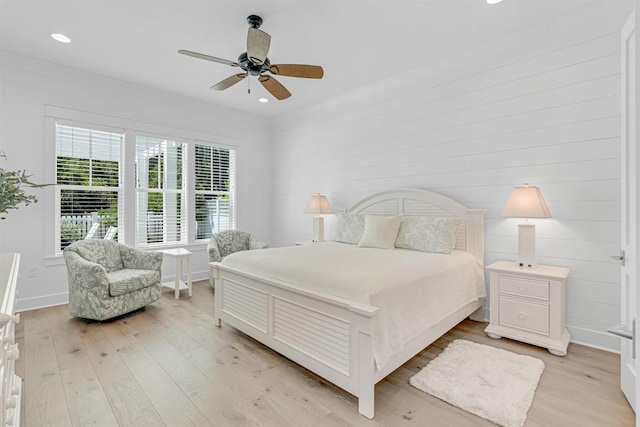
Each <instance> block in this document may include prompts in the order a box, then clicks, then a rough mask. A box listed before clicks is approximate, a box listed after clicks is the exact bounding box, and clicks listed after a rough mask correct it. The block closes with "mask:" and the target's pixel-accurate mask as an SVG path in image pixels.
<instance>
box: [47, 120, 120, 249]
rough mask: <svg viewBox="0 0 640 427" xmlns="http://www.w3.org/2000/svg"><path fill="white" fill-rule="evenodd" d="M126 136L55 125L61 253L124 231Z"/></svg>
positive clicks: (57, 211)
mask: <svg viewBox="0 0 640 427" xmlns="http://www.w3.org/2000/svg"><path fill="white" fill-rule="evenodd" d="M123 142H124V134H123V133H116V132H108V131H102V130H95V129H88V128H82V127H76V126H66V125H62V124H58V123H57V124H56V242H57V243H58V245H57V246H58V250H56V252H59V251H61V250H62V249H64V248H65V247H66V246H68V245H69V244H71V243H73V242H75V241H77V240H81V239H85V238H103V237H104V236H105V234H106V233H107V232H108V231H109V230H110V229H111V231H112V232H111V234H113V238H115V239H117V231H118V230H121V229H122V228H123V227H122V224H120V219H119V218H120V217H121V215H119V213H120V212H121V209H122V187H121V178H120V172H121V170H120V169H121V167H120V165H121V163H122V147H123Z"/></svg>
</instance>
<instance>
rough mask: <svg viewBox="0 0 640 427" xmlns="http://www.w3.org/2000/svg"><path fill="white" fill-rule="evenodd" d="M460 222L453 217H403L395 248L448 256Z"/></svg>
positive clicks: (454, 241)
mask: <svg viewBox="0 0 640 427" xmlns="http://www.w3.org/2000/svg"><path fill="white" fill-rule="evenodd" d="M460 222H461V220H460V219H459V218H454V217H426V216H408V217H405V218H404V219H403V220H402V224H400V230H399V231H398V237H397V238H396V248H401V249H411V250H414V251H421V252H435V253H441V254H450V253H451V251H452V250H453V247H454V245H455V243H456V231H457V230H458V226H459V225H460Z"/></svg>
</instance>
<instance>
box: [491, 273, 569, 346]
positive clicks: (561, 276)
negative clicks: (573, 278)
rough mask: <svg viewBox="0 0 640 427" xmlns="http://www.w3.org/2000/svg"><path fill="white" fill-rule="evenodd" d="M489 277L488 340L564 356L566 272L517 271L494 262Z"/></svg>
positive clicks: (567, 333) (567, 343)
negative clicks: (519, 343)
mask: <svg viewBox="0 0 640 427" xmlns="http://www.w3.org/2000/svg"><path fill="white" fill-rule="evenodd" d="M487 270H488V271H489V274H490V287H491V290H490V298H491V301H490V303H491V304H490V306H491V312H490V324H489V326H487V328H486V329H485V332H486V333H487V335H489V336H490V337H491V338H502V337H507V338H511V339H514V340H518V341H523V342H526V343H529V344H533V345H537V346H540V347H545V348H547V349H548V350H549V352H550V353H552V354H555V355H557V356H564V355H566V354H567V346H568V345H569V339H570V338H571V335H570V334H569V331H568V330H567V320H566V319H567V316H566V295H567V291H566V287H567V276H568V275H569V271H570V270H569V269H568V268H564V267H553V266H548V265H538V266H537V267H536V268H525V267H519V266H517V265H516V264H515V262H509V261H498V262H495V263H493V264H491V265H490V266H488V267H487Z"/></svg>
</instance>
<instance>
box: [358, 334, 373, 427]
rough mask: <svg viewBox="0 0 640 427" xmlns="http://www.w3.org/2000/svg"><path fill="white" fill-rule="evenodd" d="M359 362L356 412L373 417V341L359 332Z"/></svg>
mask: <svg viewBox="0 0 640 427" xmlns="http://www.w3.org/2000/svg"><path fill="white" fill-rule="evenodd" d="M359 335H360V339H359V343H360V357H359V359H360V363H359V364H358V365H359V366H358V370H359V378H360V387H359V389H360V390H359V393H358V412H360V413H361V414H362V415H364V416H365V417H367V418H369V419H372V418H373V407H374V405H373V404H374V401H375V388H376V383H375V381H374V379H373V373H374V366H373V342H372V340H371V336H370V335H367V334H365V333H362V332H360V334H359Z"/></svg>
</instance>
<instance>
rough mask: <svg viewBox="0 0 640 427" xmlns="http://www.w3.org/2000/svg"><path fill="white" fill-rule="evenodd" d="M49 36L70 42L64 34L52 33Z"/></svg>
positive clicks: (63, 41)
mask: <svg viewBox="0 0 640 427" xmlns="http://www.w3.org/2000/svg"><path fill="white" fill-rule="evenodd" d="M51 38H52V39H54V40H56V41H59V42H60V43H71V39H70V38H69V37H67V36H65V35H64V34H58V33H53V34H51Z"/></svg>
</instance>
